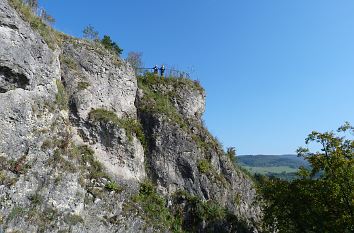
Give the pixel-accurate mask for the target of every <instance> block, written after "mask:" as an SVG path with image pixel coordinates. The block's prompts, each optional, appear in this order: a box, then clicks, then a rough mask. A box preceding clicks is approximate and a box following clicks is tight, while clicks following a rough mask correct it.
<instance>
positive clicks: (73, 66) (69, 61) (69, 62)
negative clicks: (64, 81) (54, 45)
mask: <svg viewBox="0 0 354 233" xmlns="http://www.w3.org/2000/svg"><path fill="white" fill-rule="evenodd" d="M59 59H60V62H61V63H62V64H65V65H66V66H67V67H68V68H69V69H71V70H77V69H78V66H77V64H76V62H75V61H74V59H73V58H72V57H69V56H66V55H63V54H62V55H60V57H59Z"/></svg>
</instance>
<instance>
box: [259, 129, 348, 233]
mask: <svg viewBox="0 0 354 233" xmlns="http://www.w3.org/2000/svg"><path fill="white" fill-rule="evenodd" d="M338 133H343V134H344V136H340V135H338V134H335V133H334V132H326V133H319V132H312V133H311V134H310V135H309V136H308V137H307V138H306V140H305V142H306V144H309V143H310V142H316V143H319V144H320V145H321V146H322V149H321V151H318V152H314V153H313V152H310V151H309V150H308V149H307V148H299V149H298V153H299V155H300V156H302V157H304V158H305V159H306V160H307V161H308V162H309V163H310V165H311V167H310V168H304V167H303V168H301V169H300V172H299V176H300V178H299V179H296V180H294V181H291V182H287V181H282V180H278V179H270V180H267V179H264V178H263V180H262V185H261V187H262V188H261V190H262V193H263V197H264V198H265V200H266V204H265V206H264V213H265V219H264V220H265V223H266V224H267V226H268V227H269V228H270V229H271V230H272V229H275V228H276V229H278V230H279V231H280V232H344V233H345V232H354V218H353V216H354V201H353V200H354V140H353V139H350V136H349V134H350V133H351V134H352V135H353V133H354V129H353V127H351V126H350V125H349V124H348V123H346V124H345V125H344V126H342V127H340V128H339V129H338ZM345 136H347V137H345ZM348 137H349V138H348ZM275 219H276V221H275Z"/></svg>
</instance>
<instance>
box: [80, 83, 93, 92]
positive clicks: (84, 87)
mask: <svg viewBox="0 0 354 233" xmlns="http://www.w3.org/2000/svg"><path fill="white" fill-rule="evenodd" d="M89 86H90V83H88V82H78V84H77V87H78V89H79V90H80V91H82V90H86V89H87V88H88V87H89Z"/></svg>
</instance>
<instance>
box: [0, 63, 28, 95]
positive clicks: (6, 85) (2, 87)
mask: <svg viewBox="0 0 354 233" xmlns="http://www.w3.org/2000/svg"><path fill="white" fill-rule="evenodd" d="M28 85H29V79H28V78H27V77H26V76H25V75H24V74H20V73H17V72H14V71H13V70H12V69H10V68H9V67H6V66H0V93H6V92H8V91H11V90H14V89H17V88H21V89H24V90H27V88H28Z"/></svg>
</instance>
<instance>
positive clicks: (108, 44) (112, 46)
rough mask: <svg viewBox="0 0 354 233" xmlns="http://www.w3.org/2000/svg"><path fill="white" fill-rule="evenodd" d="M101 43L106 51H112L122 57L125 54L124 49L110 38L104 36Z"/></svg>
mask: <svg viewBox="0 0 354 233" xmlns="http://www.w3.org/2000/svg"><path fill="white" fill-rule="evenodd" d="M101 43H102V44H103V46H104V47H105V48H106V49H109V50H112V51H113V52H114V53H116V54H117V55H118V56H119V55H121V54H122V52H123V49H121V48H120V47H119V46H118V44H117V43H116V42H114V41H112V39H111V37H110V36H107V35H105V36H103V39H102V40H101Z"/></svg>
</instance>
